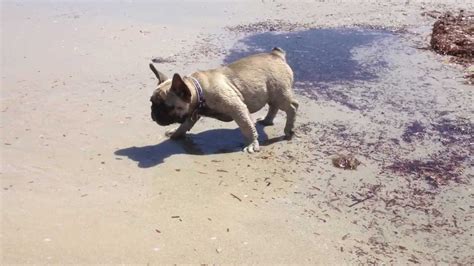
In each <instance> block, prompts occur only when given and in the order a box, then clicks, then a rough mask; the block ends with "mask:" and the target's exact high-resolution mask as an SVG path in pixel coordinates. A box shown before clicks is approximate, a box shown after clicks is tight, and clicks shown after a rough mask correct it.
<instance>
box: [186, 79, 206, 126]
mask: <svg viewBox="0 0 474 266" xmlns="http://www.w3.org/2000/svg"><path fill="white" fill-rule="evenodd" d="M189 78H190V79H191V80H192V81H193V84H194V87H195V88H196V95H197V100H198V105H197V107H196V109H194V112H193V115H192V118H193V120H196V119H197V118H198V116H199V111H200V110H201V109H203V108H204V106H205V104H206V100H205V99H204V93H203V92H202V87H201V84H200V83H199V81H198V80H197V79H196V78H195V77H192V76H189Z"/></svg>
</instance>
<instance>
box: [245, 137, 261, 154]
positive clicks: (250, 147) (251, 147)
mask: <svg viewBox="0 0 474 266" xmlns="http://www.w3.org/2000/svg"><path fill="white" fill-rule="evenodd" d="M259 151H260V145H259V144H258V141H257V140H255V141H254V142H252V143H251V144H250V145H248V146H247V147H245V148H244V152H248V153H254V152H259Z"/></svg>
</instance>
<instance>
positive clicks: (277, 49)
mask: <svg viewBox="0 0 474 266" xmlns="http://www.w3.org/2000/svg"><path fill="white" fill-rule="evenodd" d="M272 54H274V55H278V56H280V57H281V58H283V59H285V56H286V52H285V50H283V49H281V48H280V47H274V48H273V49H272Z"/></svg>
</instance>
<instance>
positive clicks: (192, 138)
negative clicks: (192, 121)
mask: <svg viewBox="0 0 474 266" xmlns="http://www.w3.org/2000/svg"><path fill="white" fill-rule="evenodd" d="M367 2H368V1H350V3H348V2H346V3H338V2H336V1H335V2H334V3H333V2H329V3H324V2H315V3H298V4H296V3H292V2H271V1H262V2H258V3H256V2H218V3H200V2H199V3H195V2H194V3H193V2H179V3H175V4H170V3H147V2H120V3H114V4H110V3H107V2H101V3H93V4H92V3H68V2H62V3H49V4H48V3H37V2H27V3H17V2H7V3H3V2H2V60H1V61H2V64H1V65H2V68H1V75H2V81H1V95H2V97H1V111H2V113H1V121H2V122H1V133H2V142H1V143H0V144H1V145H2V149H1V158H2V159H1V161H2V163H1V188H2V189H1V199H2V200H1V204H2V216H1V217H2V227H1V235H0V241H1V256H2V263H3V264H18V263H58V264H64V263H80V264H85V263H175V262H183V263H184V262H199V263H242V262H246V263H318V264H341V263H396V264H401V263H422V264H433V263H443V264H444V263H448V264H454V263H461V264H469V263H473V261H474V255H473V250H474V246H473V244H472V243H471V242H472V241H470V239H472V234H473V233H474V223H473V222H472V221H473V218H474V217H473V216H474V212H473V209H474V202H473V197H474V194H473V193H472V184H471V179H472V176H473V170H472V169H473V168H472V165H473V161H472V143H473V142H474V140H473V139H472V136H473V134H472V130H473V126H472V123H473V121H472V117H473V109H472V102H473V95H472V88H473V87H472V85H468V84H466V82H465V79H464V78H463V75H464V74H463V71H464V69H463V67H462V66H459V65H456V64H452V63H450V62H449V59H448V57H444V56H440V55H437V54H435V53H433V52H431V51H429V50H426V49H419V48H424V47H426V46H428V45H429V38H428V35H429V31H430V25H432V23H433V22H434V19H433V18H431V17H429V16H423V12H426V11H430V10H431V9H433V10H438V11H444V10H453V9H454V10H455V9H459V8H464V9H472V8H473V5H472V4H467V3H466V4H461V3H456V2H457V1H448V3H444V4H436V3H434V4H432V3H431V4H430V5H423V4H422V3H418V2H412V1H409V2H406V1H391V2H390V3H378V4H373V3H372V4H371V3H367ZM354 26H357V27H354ZM275 45H278V46H281V47H283V48H284V49H285V50H286V51H287V53H288V61H289V62H290V64H291V65H292V67H293V68H294V69H295V76H296V84H295V91H296V92H297V95H298V96H297V97H298V100H299V101H300V106H301V108H300V111H299V117H298V122H297V135H298V137H296V138H294V139H293V140H291V141H283V140H281V136H282V135H283V126H284V122H285V117H284V115H283V114H279V115H278V116H277V119H276V123H275V125H274V126H272V127H265V128H262V127H259V128H258V130H259V133H260V140H261V144H262V151H261V152H260V153H258V154H252V155H249V154H245V153H243V152H241V151H240V150H241V149H242V145H243V139H242V137H241V135H240V132H239V130H238V129H237V127H236V125H235V123H223V122H219V121H215V120H212V119H202V121H199V123H198V124H197V125H196V126H195V128H193V129H192V131H191V132H190V134H189V136H188V138H187V139H185V140H183V141H171V140H168V139H167V138H166V137H165V136H164V132H165V130H166V128H163V127H159V126H157V125H156V124H154V123H153V122H152V121H151V119H150V115H149V111H150V110H149V108H150V107H149V102H148V99H149V97H150V95H151V92H152V90H153V89H154V85H155V80H154V76H153V74H152V73H151V72H150V71H149V69H148V62H149V61H150V60H151V59H152V58H165V59H166V60H165V61H166V62H165V63H162V64H159V69H160V70H161V71H163V72H165V73H167V74H169V75H171V74H172V73H174V72H180V73H185V74H186V73H191V72H192V71H194V70H196V69H206V68H211V67H216V66H219V65H221V64H224V63H226V62H230V61H232V60H234V59H236V58H239V57H241V56H243V55H245V54H248V53H253V52H256V51H261V50H267V49H270V48H271V47H273V46H275ZM264 114H265V110H263V111H262V112H259V113H257V114H255V115H254V116H253V117H254V118H258V117H260V116H262V115H264ZM338 154H353V155H355V156H356V158H358V159H359V160H360V161H361V162H362V164H361V165H360V166H359V167H358V168H357V169H356V170H343V169H339V168H335V167H334V166H333V165H332V162H331V159H332V158H333V157H334V156H336V155H338Z"/></svg>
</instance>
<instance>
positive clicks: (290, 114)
mask: <svg viewBox="0 0 474 266" xmlns="http://www.w3.org/2000/svg"><path fill="white" fill-rule="evenodd" d="M298 106H299V104H298V102H297V101H296V100H294V99H291V100H290V101H289V102H288V103H287V104H285V105H284V106H282V108H281V109H282V110H283V111H285V112H286V125H285V130H284V132H285V139H287V140H290V139H291V138H292V137H293V135H294V131H293V128H294V126H295V120H296V112H297V111H298Z"/></svg>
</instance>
